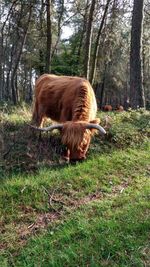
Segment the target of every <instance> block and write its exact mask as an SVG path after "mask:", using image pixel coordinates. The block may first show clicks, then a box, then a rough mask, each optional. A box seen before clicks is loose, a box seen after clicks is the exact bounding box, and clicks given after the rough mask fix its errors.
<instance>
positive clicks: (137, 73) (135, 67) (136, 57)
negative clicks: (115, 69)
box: [130, 0, 145, 109]
mask: <svg viewBox="0 0 150 267" xmlns="http://www.w3.org/2000/svg"><path fill="white" fill-rule="evenodd" d="M143 2H144V0H134V6H133V14H132V28H131V51H130V106H131V108H133V109H137V108H138V107H144V108H145V97H144V88H143V70H142V22H143Z"/></svg>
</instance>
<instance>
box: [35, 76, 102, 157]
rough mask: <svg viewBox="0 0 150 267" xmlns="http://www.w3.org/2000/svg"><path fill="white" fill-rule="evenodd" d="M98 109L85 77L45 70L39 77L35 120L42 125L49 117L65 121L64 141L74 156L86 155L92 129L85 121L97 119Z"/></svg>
mask: <svg viewBox="0 0 150 267" xmlns="http://www.w3.org/2000/svg"><path fill="white" fill-rule="evenodd" d="M96 112H97V104H96V99H95V95H94V92H93V89H92V87H91V85H90V83H89V82H88V81H87V80H85V79H84V78H80V77H70V76H56V75H50V74H44V75H42V76H41V77H39V79H38V80H37V81H36V84H35V104H34V111H33V117H32V122H33V123H34V124H36V126H42V124H43V121H44V118H45V117H48V118H51V119H52V120H54V121H57V122H59V123H64V127H63V130H62V142H63V144H65V145H66V146H67V147H68V149H69V150H70V152H69V155H70V157H71V158H75V157H77V158H82V157H85V154H86V152H87V149H88V146H89V143H90V139H91V133H92V131H91V130H86V129H85V123H87V122H91V121H92V122H93V120H95V117H96ZM95 123H99V121H98V120H96V121H95ZM81 152H82V153H81Z"/></svg>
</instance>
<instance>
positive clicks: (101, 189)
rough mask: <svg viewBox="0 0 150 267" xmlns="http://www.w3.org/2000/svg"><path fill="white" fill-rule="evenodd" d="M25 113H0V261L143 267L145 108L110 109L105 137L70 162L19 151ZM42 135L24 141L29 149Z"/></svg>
mask: <svg viewBox="0 0 150 267" xmlns="http://www.w3.org/2000/svg"><path fill="white" fill-rule="evenodd" d="M22 112H23V113H22ZM28 113H29V114H28ZM30 114H31V113H30V111H29V110H28V108H27V107H25V108H23V109H22V110H21V107H20V108H18V109H13V110H11V111H10V112H6V114H5V115H4V112H3V114H2V115H1V117H2V118H3V119H2V120H1V124H2V125H3V131H2V133H3V137H4V141H6V140H7V144H5V149H4V151H3V153H4V155H5V153H6V152H7V153H8V154H6V156H5V157H4V160H3V159H2V161H1V170H0V175H1V184H0V212H1V215H0V217H1V223H0V228H1V232H0V249H1V254H0V255H1V256H0V263H1V264H0V266H15V267H16V266H42V267H43V266H44V267H45V266H56V267H57V266H58V267H59V266H60V267H61V266H65V267H66V266H70V267H72V266H90V267H91V266H94V267H95V266H102V267H103V266H110V267H111V266H112V267H114V266H117V267H124V266H136V267H142V266H149V264H150V261H149V258H150V257H149V256H150V246H149V232H150V201H149V200H150V199H149V195H150V142H149V113H148V112H143V111H139V112H134V111H131V112H130V113H122V114H121V113H120V114H117V113H116V114H114V113H111V114H110V116H112V119H113V124H112V127H111V129H110V130H109V131H108V136H107V138H106V139H101V138H99V136H96V137H95V138H94V139H93V140H92V144H91V146H90V149H89V152H88V157H87V160H86V161H84V162H82V163H77V164H73V165H72V164H62V163H61V162H60V163H59V158H60V154H58V155H57V157H56V155H54V156H52V157H51V161H49V156H51V155H50V154H47V155H46V156H45V157H44V158H42V157H39V158H38V161H36V160H35V159H34V158H32V157H31V158H28V157H27V156H26V154H27V153H28V150H26V149H27V145H28V142H27V141H28V138H29V137H30V136H28V135H27V132H26V130H25V129H26V128H25V126H24V123H25V122H27V121H29V120H30V117H31V115H30ZM100 116H101V117H102V124H103V125H104V123H105V121H104V116H105V114H104V113H100ZM123 125H124V127H123ZM6 126H7V127H8V131H7V132H5V131H6ZM12 135H13V138H12ZM14 136H15V139H14ZM46 138H47V136H46V135H44V136H43V139H42V141H39V140H38V136H35V137H34V139H31V140H30V143H31V144H32V143H33V144H34V146H33V147H32V149H33V150H34V151H35V152H34V153H35V154H36V153H38V149H37V148H38V145H39V142H40V144H41V146H42V145H45V144H46V145H47V143H44V142H49V141H47V140H48V139H46ZM53 138H54V140H55V138H57V134H56V136H55V135H54V136H53ZM45 140H46V141H45ZM50 140H51V141H53V139H50ZM48 144H49V143H48ZM58 144H59V146H60V143H59V142H58ZM58 144H57V143H56V144H55V143H54V147H55V146H58ZM9 148H11V149H10V150H9ZM49 149H51V146H50V148H49ZM52 149H53V147H52ZM41 151H42V150H41ZM29 152H30V151H29ZM30 153H31V152H30ZM41 153H43V152H41ZM53 153H54V150H52V152H51V154H53ZM43 155H44V154H42V156H43ZM31 156H32V155H31ZM49 162H50V163H49ZM30 164H31V165H30ZM29 166H30V167H29Z"/></svg>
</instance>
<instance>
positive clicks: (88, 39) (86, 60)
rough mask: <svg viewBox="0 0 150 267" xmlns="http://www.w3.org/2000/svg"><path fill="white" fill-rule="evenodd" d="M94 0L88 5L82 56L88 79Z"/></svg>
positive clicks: (85, 74)
mask: <svg viewBox="0 0 150 267" xmlns="http://www.w3.org/2000/svg"><path fill="white" fill-rule="evenodd" d="M95 3H96V0H92V2H91V6H90V13H89V20H88V23H87V27H86V41H85V57H84V77H85V78H86V79H89V74H90V54H91V41H92V32H93V17H94V10H95Z"/></svg>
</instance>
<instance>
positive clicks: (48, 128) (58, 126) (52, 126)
mask: <svg viewBox="0 0 150 267" xmlns="http://www.w3.org/2000/svg"><path fill="white" fill-rule="evenodd" d="M27 125H28V126H30V127H31V128H32V129H34V130H38V131H41V132H48V131H52V130H54V129H62V128H63V124H53V125H51V126H48V127H44V128H39V127H36V126H33V125H31V124H27Z"/></svg>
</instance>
